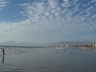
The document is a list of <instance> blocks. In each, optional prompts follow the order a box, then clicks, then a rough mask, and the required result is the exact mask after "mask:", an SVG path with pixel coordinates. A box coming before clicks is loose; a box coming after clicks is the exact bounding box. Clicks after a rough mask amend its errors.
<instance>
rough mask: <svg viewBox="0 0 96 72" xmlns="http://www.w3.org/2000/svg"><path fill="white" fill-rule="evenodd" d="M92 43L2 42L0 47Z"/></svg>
mask: <svg viewBox="0 0 96 72" xmlns="http://www.w3.org/2000/svg"><path fill="white" fill-rule="evenodd" d="M92 43H94V42H91V41H60V42H54V43H42V44H41V43H28V42H26V41H24V42H15V41H12V40H10V41H7V42H2V43H0V45H8V46H9V45H10V46H42V45H62V44H63V45H66V44H78V45H80V44H92Z"/></svg>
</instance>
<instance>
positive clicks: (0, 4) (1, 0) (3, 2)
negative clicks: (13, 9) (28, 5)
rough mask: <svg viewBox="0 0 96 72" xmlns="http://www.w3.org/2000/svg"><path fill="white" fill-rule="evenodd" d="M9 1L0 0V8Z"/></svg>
mask: <svg viewBox="0 0 96 72" xmlns="http://www.w3.org/2000/svg"><path fill="white" fill-rule="evenodd" d="M8 4H9V2H8V1H7V0H0V10H2V9H3V8H4V7H6V5H8Z"/></svg>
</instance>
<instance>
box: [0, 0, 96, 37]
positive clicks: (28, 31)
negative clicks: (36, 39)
mask: <svg viewBox="0 0 96 72" xmlns="http://www.w3.org/2000/svg"><path fill="white" fill-rule="evenodd" d="M82 1H84V0H82ZM94 2H95V3H96V1H95V0H94ZM92 3H93V1H89V2H87V3H85V4H83V2H81V1H80V0H63V2H60V1H59V0H44V1H43V0H41V1H37V2H32V3H31V2H30V3H24V4H19V6H20V7H23V9H24V11H21V12H20V13H21V14H22V15H23V16H25V17H27V18H26V19H25V20H22V21H19V22H3V23H0V32H3V33H4V34H7V35H12V36H15V35H18V36H22V35H25V36H26V35H29V36H30V35H38V34H42V35H44V36H45V35H46V36H48V35H52V36H56V35H64V34H75V33H82V32H83V33H84V32H89V31H96V9H95V8H96V5H95V4H92ZM6 4H7V3H5V6H6ZM89 5H90V6H89ZM13 34H14V35H13Z"/></svg>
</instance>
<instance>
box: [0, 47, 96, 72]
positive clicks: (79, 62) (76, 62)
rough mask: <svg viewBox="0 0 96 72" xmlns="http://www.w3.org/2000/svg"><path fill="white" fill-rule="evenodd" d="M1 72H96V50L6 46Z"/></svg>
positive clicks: (0, 61)
mask: <svg viewBox="0 0 96 72" xmlns="http://www.w3.org/2000/svg"><path fill="white" fill-rule="evenodd" d="M5 51H6V53H5V54H6V55H5V56H4V57H3V56H2V53H1V52H0V72H96V50H95V49H81V48H6V49H5Z"/></svg>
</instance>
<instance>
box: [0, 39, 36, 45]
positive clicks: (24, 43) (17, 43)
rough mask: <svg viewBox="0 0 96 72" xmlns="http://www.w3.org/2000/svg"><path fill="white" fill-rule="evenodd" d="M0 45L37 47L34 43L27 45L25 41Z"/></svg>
mask: <svg viewBox="0 0 96 72" xmlns="http://www.w3.org/2000/svg"><path fill="white" fill-rule="evenodd" d="M0 45H8V46H37V44H36V43H28V42H26V41H24V42H20V43H19V42H15V41H12V40H10V41H7V42H2V43H0Z"/></svg>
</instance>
